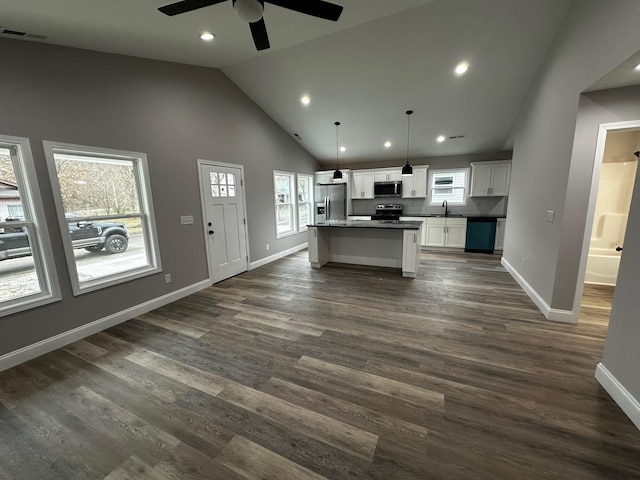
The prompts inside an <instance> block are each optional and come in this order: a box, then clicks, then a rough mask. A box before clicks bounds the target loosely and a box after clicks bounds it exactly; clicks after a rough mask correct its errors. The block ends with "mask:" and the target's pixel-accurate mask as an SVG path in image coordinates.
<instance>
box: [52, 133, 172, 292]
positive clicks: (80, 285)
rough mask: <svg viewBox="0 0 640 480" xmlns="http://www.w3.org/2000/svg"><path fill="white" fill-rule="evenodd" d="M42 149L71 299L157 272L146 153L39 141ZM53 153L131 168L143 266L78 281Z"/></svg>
mask: <svg viewBox="0 0 640 480" xmlns="http://www.w3.org/2000/svg"><path fill="white" fill-rule="evenodd" d="M42 146H43V148H44V156H45V159H46V163H47V168H48V171H49V182H50V184H51V189H52V190H53V201H54V205H55V207H56V213H57V216H58V226H59V228H60V234H61V236H62V246H63V247H64V252H65V258H66V262H67V268H68V269H69V273H70V276H71V287H72V289H73V295H74V296H78V295H82V294H84V293H88V292H93V291H96V290H100V289H103V288H107V287H110V286H113V285H119V284H121V283H125V282H128V281H130V280H134V279H136V278H141V277H146V276H148V275H152V274H154V273H158V272H161V271H162V262H161V259H160V247H159V241H158V232H157V229H156V223H155V211H154V205H153V197H152V195H151V179H150V177H149V164H148V162H147V155H146V153H142V152H130V151H126V150H114V149H111V148H102V147H92V146H87V145H75V144H70V143H62V142H55V141H50V140H43V141H42ZM55 150H60V151H62V154H63V155H66V156H68V157H87V156H88V157H94V158H96V159H103V157H107V158H111V159H120V160H121V161H122V162H127V163H129V164H131V165H132V167H133V172H134V177H135V186H136V193H137V196H138V208H139V213H138V214H137V215H139V216H140V220H141V223H142V225H143V229H142V231H143V236H142V238H143V240H144V246H145V251H146V254H147V260H148V264H147V265H144V266H142V267H138V268H132V269H130V270H125V271H123V272H119V273H113V274H110V275H106V276H101V277H97V278H94V279H91V280H84V281H83V280H81V279H80V275H79V273H78V265H77V263H76V257H75V252H74V248H73V243H72V240H71V237H70V235H69V222H68V219H67V218H66V213H67V212H66V211H65V207H64V202H63V201H62V189H61V186H60V178H59V176H58V171H57V168H56V162H55V155H56V152H55Z"/></svg>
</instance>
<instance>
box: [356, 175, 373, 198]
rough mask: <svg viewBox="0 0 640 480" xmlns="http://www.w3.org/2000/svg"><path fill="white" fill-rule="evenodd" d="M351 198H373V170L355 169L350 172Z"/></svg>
mask: <svg viewBox="0 0 640 480" xmlns="http://www.w3.org/2000/svg"><path fill="white" fill-rule="evenodd" d="M351 177H352V186H351V198H352V199H354V200H356V199H360V198H373V182H374V179H375V175H374V172H373V170H355V171H353V172H352V175H351Z"/></svg>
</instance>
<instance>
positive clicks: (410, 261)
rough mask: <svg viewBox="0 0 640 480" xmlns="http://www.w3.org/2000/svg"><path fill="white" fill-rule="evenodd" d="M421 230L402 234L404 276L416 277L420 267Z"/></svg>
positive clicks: (407, 231)
mask: <svg viewBox="0 0 640 480" xmlns="http://www.w3.org/2000/svg"><path fill="white" fill-rule="evenodd" d="M419 237H420V230H404V231H403V232H402V276H403V277H415V276H416V273H418V266H419V265H420V238H419Z"/></svg>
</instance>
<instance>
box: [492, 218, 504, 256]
mask: <svg viewBox="0 0 640 480" xmlns="http://www.w3.org/2000/svg"><path fill="white" fill-rule="evenodd" d="M506 223H507V219H506V218H498V219H497V221H496V243H495V245H494V247H493V249H494V250H503V249H504V228H505V225H506Z"/></svg>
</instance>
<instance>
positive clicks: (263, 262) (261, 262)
mask: <svg viewBox="0 0 640 480" xmlns="http://www.w3.org/2000/svg"><path fill="white" fill-rule="evenodd" d="M308 246H309V243H308V242H305V243H303V244H302V245H297V246H295V247H291V248H289V249H287V250H283V251H282V252H279V253H276V254H274V255H270V256H268V257H265V258H261V259H260V260H256V261H255V262H251V263H250V264H249V270H253V269H255V268H258V267H262V266H263V265H266V264H268V263H271V262H275V261H276V260H280V259H281V258H284V257H286V256H287V255H291V254H292V253H296V252H299V251H300V250H304V249H305V248H307V247H308Z"/></svg>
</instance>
